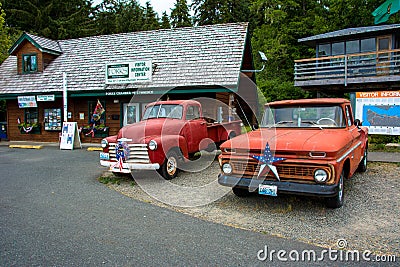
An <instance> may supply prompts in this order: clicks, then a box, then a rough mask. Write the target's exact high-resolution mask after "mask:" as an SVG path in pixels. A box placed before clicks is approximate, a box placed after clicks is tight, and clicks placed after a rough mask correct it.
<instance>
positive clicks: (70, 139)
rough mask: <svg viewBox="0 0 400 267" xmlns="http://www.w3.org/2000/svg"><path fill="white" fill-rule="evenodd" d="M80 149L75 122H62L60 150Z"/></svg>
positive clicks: (79, 139)
mask: <svg viewBox="0 0 400 267" xmlns="http://www.w3.org/2000/svg"><path fill="white" fill-rule="evenodd" d="M74 148H82V144H81V138H80V136H79V132H78V124H77V123H76V122H64V123H63V127H62V132H61V142H60V149H70V150H73V149H74Z"/></svg>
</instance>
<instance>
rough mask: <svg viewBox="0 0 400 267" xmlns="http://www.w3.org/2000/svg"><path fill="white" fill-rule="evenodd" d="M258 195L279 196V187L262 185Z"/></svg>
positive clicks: (259, 187)
mask: <svg viewBox="0 0 400 267" xmlns="http://www.w3.org/2000/svg"><path fill="white" fill-rule="evenodd" d="M258 194H260V195H266V196H273V197H276V196H278V187H277V186H276V185H265V184H260V185H259V186H258Z"/></svg>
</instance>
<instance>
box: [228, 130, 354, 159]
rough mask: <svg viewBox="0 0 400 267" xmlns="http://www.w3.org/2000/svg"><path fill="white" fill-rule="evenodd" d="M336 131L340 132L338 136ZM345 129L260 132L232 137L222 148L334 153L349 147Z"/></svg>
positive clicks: (349, 137)
mask: <svg viewBox="0 0 400 267" xmlns="http://www.w3.org/2000/svg"><path fill="white" fill-rule="evenodd" d="M338 131H343V132H341V133H340V134H338ZM351 140H352V137H351V135H350V133H349V132H348V131H347V130H346V129H343V130H342V129H334V130H330V129H323V130H321V129H295V130H293V129H287V128H282V129H276V128H273V129H259V130H256V131H252V132H249V133H247V134H243V135H240V136H238V137H235V138H233V139H231V140H228V141H227V142H225V143H223V144H222V145H221V148H222V149H230V148H234V149H240V150H244V151H245V150H247V151H249V150H252V151H263V150H264V149H265V146H266V144H267V142H268V144H269V145H270V147H271V150H274V151H276V152H278V153H280V154H281V153H283V154H284V153H295V152H311V151H318V152H326V153H336V152H338V150H339V149H343V148H346V147H348V146H350V145H351Z"/></svg>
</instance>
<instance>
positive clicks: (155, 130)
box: [117, 118, 184, 143]
mask: <svg viewBox="0 0 400 267" xmlns="http://www.w3.org/2000/svg"><path fill="white" fill-rule="evenodd" d="M183 123H184V122H183V121H181V120H177V119H165V118H162V119H149V120H145V121H140V122H137V123H134V124H130V125H127V126H125V127H123V128H121V129H120V130H119V132H118V136H117V138H118V139H120V138H128V139H132V143H144V142H145V140H146V138H151V137H152V136H156V137H160V136H162V135H177V134H179V132H180V131H181V129H182V127H183Z"/></svg>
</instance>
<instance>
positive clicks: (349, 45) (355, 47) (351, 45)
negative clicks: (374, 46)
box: [346, 40, 360, 55]
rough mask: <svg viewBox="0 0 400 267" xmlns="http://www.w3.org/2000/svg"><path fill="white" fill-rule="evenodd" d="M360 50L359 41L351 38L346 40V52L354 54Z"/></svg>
mask: <svg viewBox="0 0 400 267" xmlns="http://www.w3.org/2000/svg"><path fill="white" fill-rule="evenodd" d="M359 52H360V41H359V40H353V41H347V42H346V54H347V55H348V54H356V53H359Z"/></svg>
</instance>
